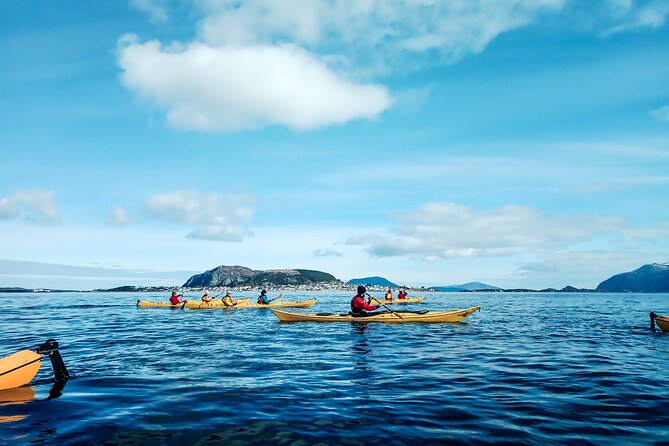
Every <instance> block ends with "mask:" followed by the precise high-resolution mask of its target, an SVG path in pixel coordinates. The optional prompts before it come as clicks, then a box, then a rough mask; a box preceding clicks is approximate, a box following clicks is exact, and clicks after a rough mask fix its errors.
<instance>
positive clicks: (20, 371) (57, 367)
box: [0, 339, 70, 390]
mask: <svg viewBox="0 0 669 446" xmlns="http://www.w3.org/2000/svg"><path fill="white" fill-rule="evenodd" d="M42 355H45V356H49V359H51V365H52V367H53V373H54V375H55V377H56V381H67V380H68V379H69V377H70V375H69V373H68V372H67V369H66V368H65V364H64V363H63V358H62V357H61V356H60V352H59V351H58V342H56V341H55V340H54V339H48V340H47V341H46V342H45V343H44V344H42V345H40V346H39V347H38V348H37V350H36V351H32V350H21V351H19V352H16V353H14V354H12V355H9V356H6V357H4V358H1V359H0V390H5V389H13V388H14V387H20V386H23V385H26V384H28V383H29V382H30V381H32V379H33V378H34V377H35V375H37V372H38V371H39V368H40V366H41V365H42Z"/></svg>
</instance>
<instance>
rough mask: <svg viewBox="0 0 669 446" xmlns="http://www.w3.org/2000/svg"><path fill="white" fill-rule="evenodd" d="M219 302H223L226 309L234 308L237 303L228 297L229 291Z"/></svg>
mask: <svg viewBox="0 0 669 446" xmlns="http://www.w3.org/2000/svg"><path fill="white" fill-rule="evenodd" d="M221 301H222V302H223V305H225V306H226V307H234V306H235V305H237V302H236V301H235V300H234V299H233V298H232V296H231V295H230V291H228V292H227V293H225V296H223V299H221Z"/></svg>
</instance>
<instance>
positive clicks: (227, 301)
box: [170, 290, 271, 307]
mask: <svg viewBox="0 0 669 446" xmlns="http://www.w3.org/2000/svg"><path fill="white" fill-rule="evenodd" d="M218 296H220V294H217V295H216V296H214V297H211V296H210V295H209V291H206V290H205V292H204V294H203V295H202V299H201V300H202V302H205V303H209V302H211V301H213V300H214V299H216V298H217V297H218ZM182 297H183V293H182V294H177V292H176V291H172V295H171V296H170V303H171V304H172V305H179V304H183V303H185V302H186V300H183V299H182ZM221 301H222V302H223V304H224V305H225V306H226V307H234V306H235V305H237V301H236V300H234V299H233V298H232V296H231V295H230V291H228V292H226V293H225V296H223V298H222V299H221ZM270 302H271V300H270V299H269V297H267V290H262V291H261V292H260V296H258V303H259V304H265V305H267V304H269V303H270Z"/></svg>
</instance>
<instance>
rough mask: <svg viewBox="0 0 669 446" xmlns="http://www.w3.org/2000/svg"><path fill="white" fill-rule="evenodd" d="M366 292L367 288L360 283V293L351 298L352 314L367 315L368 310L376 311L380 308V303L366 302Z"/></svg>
mask: <svg viewBox="0 0 669 446" xmlns="http://www.w3.org/2000/svg"><path fill="white" fill-rule="evenodd" d="M365 293H367V288H365V287H364V286H362V285H360V286H359V287H358V294H356V295H355V297H354V298H353V299H352V300H351V314H352V315H353V316H367V315H368V313H367V312H368V311H374V310H376V309H377V308H379V306H378V305H369V304H368V303H367V302H365Z"/></svg>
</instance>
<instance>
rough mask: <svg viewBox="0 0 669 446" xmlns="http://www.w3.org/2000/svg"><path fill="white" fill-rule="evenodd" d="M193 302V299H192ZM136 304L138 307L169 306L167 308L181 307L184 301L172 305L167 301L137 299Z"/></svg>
mask: <svg viewBox="0 0 669 446" xmlns="http://www.w3.org/2000/svg"><path fill="white" fill-rule="evenodd" d="M193 302H195V301H193ZM137 306H138V307H169V308H179V309H181V308H183V306H184V303H183V302H182V303H180V304H176V305H172V304H171V303H169V302H149V301H147V300H138V301H137Z"/></svg>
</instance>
